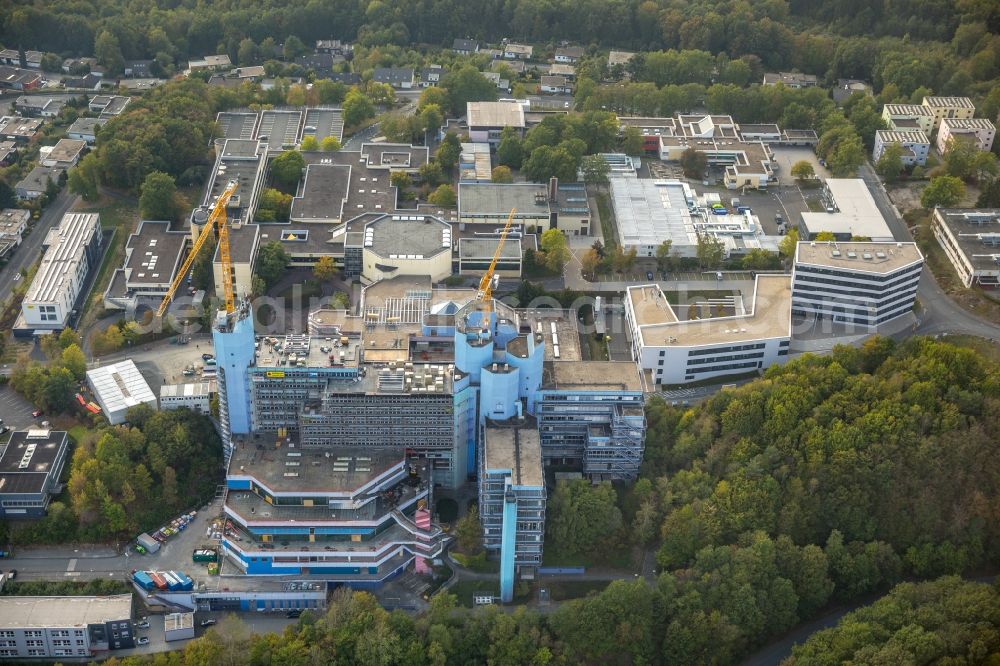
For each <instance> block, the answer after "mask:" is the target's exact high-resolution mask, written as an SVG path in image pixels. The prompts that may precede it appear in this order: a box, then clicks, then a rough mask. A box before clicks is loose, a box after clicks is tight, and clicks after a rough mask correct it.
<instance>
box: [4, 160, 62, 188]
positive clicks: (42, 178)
mask: <svg viewBox="0 0 1000 666" xmlns="http://www.w3.org/2000/svg"><path fill="white" fill-rule="evenodd" d="M63 171H64V169H60V168H58V167H47V166H36V167H35V168H33V169H32V170H31V171H29V172H28V175H27V176H25V177H24V178H23V179H21V181H20V182H19V183H18V184H17V185H15V186H14V187H20V188H23V189H27V190H31V191H34V192H44V191H45V189H46V188H47V187H48V185H49V181H50V180H51V181H52V182H56V181H58V180H59V176H61V175H62V173H63Z"/></svg>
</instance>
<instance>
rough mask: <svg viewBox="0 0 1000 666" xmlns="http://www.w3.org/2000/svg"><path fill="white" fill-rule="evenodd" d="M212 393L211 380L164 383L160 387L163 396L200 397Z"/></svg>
mask: <svg viewBox="0 0 1000 666" xmlns="http://www.w3.org/2000/svg"><path fill="white" fill-rule="evenodd" d="M211 393H212V384H211V382H190V383H188V384H164V385H163V386H161V387H160V400H162V399H163V398H200V397H201V396H207V395H210V394H211Z"/></svg>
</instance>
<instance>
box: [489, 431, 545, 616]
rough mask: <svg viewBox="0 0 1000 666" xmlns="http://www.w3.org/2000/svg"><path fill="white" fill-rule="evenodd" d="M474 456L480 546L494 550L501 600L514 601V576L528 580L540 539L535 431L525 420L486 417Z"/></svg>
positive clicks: (541, 498) (541, 499)
mask: <svg viewBox="0 0 1000 666" xmlns="http://www.w3.org/2000/svg"><path fill="white" fill-rule="evenodd" d="M484 432H485V435H484V437H483V446H482V448H481V456H480V461H479V478H480V483H479V520H480V522H481V523H482V526H483V546H484V547H485V548H486V550H487V551H491V552H494V553H497V554H499V558H500V600H501V601H502V602H504V603H508V602H510V601H513V598H514V580H515V577H520V578H522V579H532V578H534V577H535V573H536V571H537V569H538V567H540V566H541V564H542V551H543V547H544V542H545V478H544V475H543V471H542V456H541V445H540V442H539V436H538V430H537V428H536V427H535V424H534V423H533V422H531V421H530V420H524V419H512V420H510V421H507V422H494V421H487V424H486V427H485V428H484Z"/></svg>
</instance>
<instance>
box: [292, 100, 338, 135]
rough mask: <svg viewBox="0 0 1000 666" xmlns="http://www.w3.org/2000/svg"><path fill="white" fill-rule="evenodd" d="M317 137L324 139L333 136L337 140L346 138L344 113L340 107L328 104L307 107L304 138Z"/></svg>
mask: <svg viewBox="0 0 1000 666" xmlns="http://www.w3.org/2000/svg"><path fill="white" fill-rule="evenodd" d="M307 136H314V137H316V140H317V141H322V140H323V139H325V138H326V137H328V136H332V137H334V138H336V139H337V141H343V139H344V113H343V111H341V110H340V109H337V108H334V107H332V106H331V107H327V106H315V107H310V108H308V109H306V117H305V121H304V122H303V123H302V138H305V137H307Z"/></svg>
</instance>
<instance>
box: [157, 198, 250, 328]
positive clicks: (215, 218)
mask: <svg viewBox="0 0 1000 666" xmlns="http://www.w3.org/2000/svg"><path fill="white" fill-rule="evenodd" d="M238 186H239V183H238V182H237V181H235V180H231V181H229V184H228V185H226V189H224V190H223V191H222V194H220V195H219V198H218V199H216V201H215V203H214V204H212V208H211V212H210V213H209V215H208V220H207V221H206V222H205V226H204V227H202V229H201V232H200V233H199V234H198V238H197V239H195V241H194V245H192V246H191V251H190V252H189V253H188V256H187V258H186V259H185V260H184V263H183V264H181V267H180V269H178V271H177V275H176V276H175V277H174V281H173V282H171V283H170V288H169V289H168V290H167V293H166V294H165V295H164V296H163V301H162V302H161V303H160V307H159V308H158V309H157V310H156V316H157V317H162V316H163V315H164V313H166V311H167V308H168V307H170V301H171V300H173V298H174V295H175V294H176V293H177V290H178V289H179V288H180V286H181V283H182V282H183V281H184V276H185V275H187V274H188V271H190V270H191V266H192V265H193V264H194V261H195V259H197V258H198V253H199V252H201V249H202V248H203V247H204V246H205V243H206V242H207V241H208V239H209V237H211V235H212V232H213V231H217V232H218V236H219V259H220V261H221V263H222V285H223V291H224V292H225V294H224V298H225V311H226V313H227V314H228V313H232V312H233V311H234V310H235V309H236V294H235V293H234V291H233V272H232V259H231V258H230V254H229V222H228V220H227V219H226V206H227V205H228V204H229V199H230V198H232V196H233V194H235V193H236V188H237V187H238Z"/></svg>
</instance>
